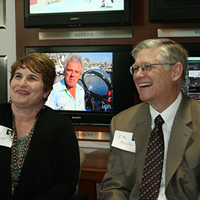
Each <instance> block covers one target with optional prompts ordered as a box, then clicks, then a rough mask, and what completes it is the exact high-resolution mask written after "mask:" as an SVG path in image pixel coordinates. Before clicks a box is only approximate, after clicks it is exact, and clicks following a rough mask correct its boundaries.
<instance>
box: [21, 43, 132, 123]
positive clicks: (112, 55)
mask: <svg viewBox="0 0 200 200" xmlns="http://www.w3.org/2000/svg"><path fill="white" fill-rule="evenodd" d="M131 50H132V45H108V46H107V45H103V46H45V47H44V46H43V47H26V48H25V52H26V54H29V53H31V52H40V53H43V54H45V55H47V56H48V57H49V58H50V59H52V60H53V62H54V63H55V68H56V74H57V77H56V81H55V82H58V81H60V80H62V79H63V78H64V68H63V63H64V61H65V58H66V56H67V55H68V54H69V53H73V54H79V55H80V56H81V57H82V60H83V61H84V72H83V73H82V76H81V78H80V79H79V81H78V84H79V86H81V87H82V88H83V89H84V92H85V110H84V111H81V110H70V109H68V110H57V109H55V108H54V109H55V110H57V111H58V112H60V113H61V114H65V115H68V116H69V117H70V118H71V120H72V122H73V123H74V125H103V126H109V125H110V121H111V118H112V117H113V116H114V115H116V114H117V113H118V112H120V111H122V110H124V109H126V108H128V107H130V106H132V105H133V78H132V76H131V74H130V72H129V68H130V66H131V65H132V64H133V58H132V56H131V54H130V53H131Z"/></svg>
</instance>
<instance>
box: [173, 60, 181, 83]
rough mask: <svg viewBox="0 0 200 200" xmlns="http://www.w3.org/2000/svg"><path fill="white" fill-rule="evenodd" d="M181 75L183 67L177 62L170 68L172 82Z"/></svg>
mask: <svg viewBox="0 0 200 200" xmlns="http://www.w3.org/2000/svg"><path fill="white" fill-rule="evenodd" d="M182 73H183V65H182V64H181V63H180V62H178V63H176V64H175V65H174V66H173V67H172V80H173V81H177V80H178V79H180V78H181V76H182Z"/></svg>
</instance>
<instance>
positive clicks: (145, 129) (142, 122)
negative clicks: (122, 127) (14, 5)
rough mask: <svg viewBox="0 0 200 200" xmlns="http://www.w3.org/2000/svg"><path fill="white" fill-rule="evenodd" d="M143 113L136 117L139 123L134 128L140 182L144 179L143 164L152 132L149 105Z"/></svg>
mask: <svg viewBox="0 0 200 200" xmlns="http://www.w3.org/2000/svg"><path fill="white" fill-rule="evenodd" d="M141 113H142V115H141V116H139V117H138V118H137V119H136V124H137V125H136V126H135V128H134V129H133V134H134V138H135V142H136V155H137V156H136V165H137V170H138V179H139V182H140V183H141V180H142V174H143V166H144V162H145V157H146V152H147V146H148V142H149V137H150V132H151V117H150V114H149V106H146V107H145V109H144V110H143V111H142V112H141Z"/></svg>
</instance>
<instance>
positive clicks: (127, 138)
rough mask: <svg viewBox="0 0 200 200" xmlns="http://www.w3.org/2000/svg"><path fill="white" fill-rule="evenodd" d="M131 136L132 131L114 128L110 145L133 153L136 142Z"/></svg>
mask: <svg viewBox="0 0 200 200" xmlns="http://www.w3.org/2000/svg"><path fill="white" fill-rule="evenodd" d="M132 138H133V133H131V132H124V131H118V130H116V131H115V135H114V138H113V142H112V144H111V146H112V147H116V148H118V149H122V150H125V151H130V152H133V153H135V151H136V144H135V140H132Z"/></svg>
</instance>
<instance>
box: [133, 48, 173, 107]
mask: <svg viewBox="0 0 200 200" xmlns="http://www.w3.org/2000/svg"><path fill="white" fill-rule="evenodd" d="M159 49H160V48H155V49H143V50H141V51H139V52H138V54H137V58H136V61H135V64H136V65H138V66H141V65H142V63H144V62H148V63H151V64H153V63H160V64H161V65H153V66H152V69H151V71H150V72H149V73H148V74H144V73H143V72H142V70H141V68H140V69H139V71H138V73H137V74H136V75H134V76H133V80H134V82H135V85H136V88H137V90H138V93H139V97H140V99H141V100H142V101H145V102H147V103H149V104H150V105H151V106H152V107H154V108H155V109H156V108H157V107H161V105H164V104H166V101H169V102H170V100H172V99H171V98H174V96H173V94H174V90H175V89H176V88H175V85H174V82H173V76H174V72H173V66H172V68H171V69H170V70H168V71H166V70H165V69H164V66H163V65H162V63H161V62H160V61H159V60H158V59H157V55H158V54H159ZM162 107H163V106H162ZM157 110H159V109H157Z"/></svg>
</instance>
